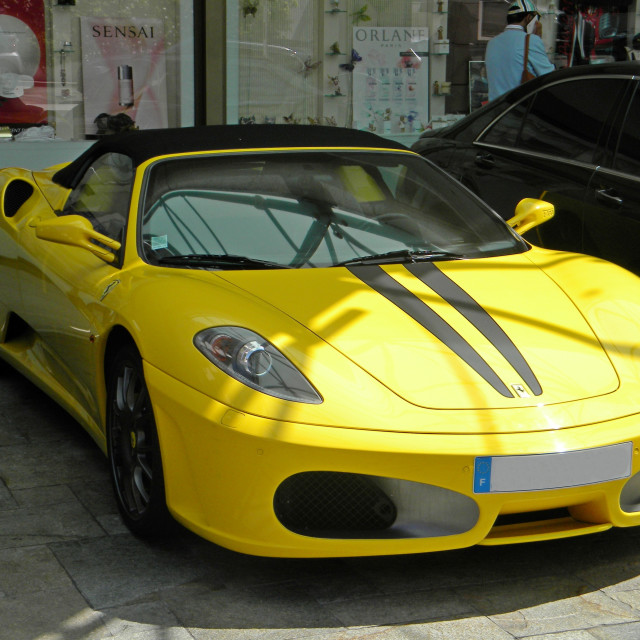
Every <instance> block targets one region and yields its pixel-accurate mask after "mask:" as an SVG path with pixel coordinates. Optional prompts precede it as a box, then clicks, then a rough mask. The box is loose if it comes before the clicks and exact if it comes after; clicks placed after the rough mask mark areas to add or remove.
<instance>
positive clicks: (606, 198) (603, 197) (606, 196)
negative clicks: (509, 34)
mask: <svg viewBox="0 0 640 640" xmlns="http://www.w3.org/2000/svg"><path fill="white" fill-rule="evenodd" d="M596 200H598V202H602V203H603V204H606V205H607V206H609V207H614V208H615V209H618V208H620V207H621V206H622V203H623V202H624V201H623V200H622V198H621V197H620V196H619V195H618V194H617V192H616V190H615V189H597V190H596Z"/></svg>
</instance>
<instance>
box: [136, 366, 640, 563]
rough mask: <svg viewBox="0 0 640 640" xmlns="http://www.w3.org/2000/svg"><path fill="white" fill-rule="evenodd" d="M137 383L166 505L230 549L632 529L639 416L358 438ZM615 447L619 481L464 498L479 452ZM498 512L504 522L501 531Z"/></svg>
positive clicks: (637, 506)
mask: <svg viewBox="0 0 640 640" xmlns="http://www.w3.org/2000/svg"><path fill="white" fill-rule="evenodd" d="M145 376H146V381H147V386H148V388H149V392H150V394H151V399H152V403H153V406H154V411H155V417H156V422H157V426H158V434H159V439H160V447H161V451H162V459H163V466H164V475H165V486H166V494H167V504H168V506H169V509H170V511H171V512H172V514H173V515H174V517H175V518H176V519H177V520H178V521H180V522H181V523H182V524H184V525H185V526H186V527H187V528H189V529H191V530H192V531H194V532H196V533H197V534H199V535H201V536H202V537H204V538H206V539H208V540H211V541H213V542H215V543H217V544H220V545H221V546H224V547H227V548H230V549H233V550H236V551H240V552H243V553H249V554H255V555H264V556H278V557H329V556H334V557H338V556H363V555H386V554H405V553H422V552H427V551H438V550H446V549H455V548H462V547H467V546H471V545H475V544H507V543H514V542H526V541H535V540H545V539H551V538H560V537H568V536H575V535H581V534H585V533H591V532H596V531H603V530H606V529H608V528H610V527H612V526H620V527H623V526H634V525H638V524H640V475H638V477H637V478H636V477H634V476H635V475H636V474H639V473H640V416H631V417H626V418H621V419H617V420H613V421H610V422H607V423H599V424H594V425H589V426H582V427H578V428H566V429H562V430H555V431H546V432H535V433H528V434H505V435H500V434H488V435H487V434H473V435H438V434H409V433H396V432H391V431H389V432H383V431H366V430H361V429H357V430H356V429H348V428H333V427H323V426H314V425H304V424H295V423H290V422H287V421H286V420H273V419H267V418H261V417H258V416H254V415H248V414H243V413H241V412H238V411H236V410H234V409H230V408H229V407H227V406H226V405H224V404H222V403H220V402H217V401H215V400H213V399H211V398H209V397H207V396H205V395H203V394H201V393H199V392H198V391H195V390H194V389H191V388H189V387H187V386H185V385H184V384H182V383H180V382H178V381H177V380H175V379H174V378H172V377H170V376H168V375H166V374H164V373H162V372H161V371H159V370H158V369H155V368H154V367H152V366H150V365H148V364H147V363H145ZM619 443H629V444H625V451H628V458H629V460H628V464H627V468H626V470H622V471H621V474H620V475H621V476H623V477H620V478H618V479H612V480H606V481H604V482H596V483H593V484H585V485H582V486H570V487H565V488H553V489H543V490H531V491H515V492H510V491H500V492H484V493H474V475H476V474H475V466H476V461H477V459H478V458H480V457H482V458H486V457H491V456H519V455H532V454H548V453H554V452H567V451H581V450H591V449H597V448H599V447H609V446H610V445H615V444H619ZM613 475H615V474H613ZM608 477H613V476H612V475H610V476H608ZM476 479H477V478H476ZM625 487H626V488H625ZM623 490H624V493H623ZM621 495H622V498H621ZM621 500H622V504H623V506H624V508H623V507H621ZM550 510H551V513H549V511H550ZM514 514H521V515H517V516H516V515H514ZM505 518H510V519H511V520H510V523H509V524H502V522H503V521H504V519H505Z"/></svg>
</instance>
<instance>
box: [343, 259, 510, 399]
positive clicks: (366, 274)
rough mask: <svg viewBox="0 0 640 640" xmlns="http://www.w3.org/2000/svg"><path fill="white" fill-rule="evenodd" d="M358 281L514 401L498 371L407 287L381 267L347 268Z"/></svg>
mask: <svg viewBox="0 0 640 640" xmlns="http://www.w3.org/2000/svg"><path fill="white" fill-rule="evenodd" d="M347 268H348V269H349V271H350V272H351V273H352V274H353V275H354V276H355V277H356V278H358V279H359V280H362V282H364V283H365V284H367V285H369V286H370V287H371V288H372V289H374V290H375V291H377V292H378V293H380V294H381V295H383V296H384V297H385V298H387V300H389V301H390V302H392V303H393V304H395V305H396V306H397V307H399V308H400V309H402V310H403V311H404V312H405V313H406V314H407V315H409V316H411V317H412V318H413V319H414V320H415V321H416V322H417V323H418V324H420V325H422V326H423V327H424V328H425V329H426V330H427V331H429V332H430V333H431V334H433V335H434V336H435V337H436V338H437V339H438V340H440V342H442V343H443V344H445V345H446V346H447V347H449V349H451V350H452V351H453V352H454V353H455V354H456V355H457V356H459V357H460V358H461V359H462V360H464V362H466V363H467V364H468V365H469V366H470V367H471V368H472V369H473V370H474V371H475V372H476V373H478V374H479V375H480V376H482V378H484V380H486V381H487V382H488V383H489V384H490V385H491V386H492V387H493V388H494V389H495V390H496V391H497V392H498V393H500V394H502V395H503V396H505V397H507V398H513V394H512V393H511V391H509V389H508V387H507V386H506V385H505V384H504V382H502V380H500V378H499V377H498V376H497V375H496V373H495V371H494V370H493V369H492V368H491V367H490V366H489V365H488V364H487V363H486V362H485V361H484V360H483V359H482V356H481V355H480V354H479V353H478V352H477V351H476V350H475V349H474V348H473V347H472V346H471V345H470V344H469V343H468V342H467V341H466V340H465V339H464V338H463V337H462V336H461V335H460V334H459V333H458V332H457V331H456V330H455V329H454V328H453V327H451V325H449V324H448V323H447V322H445V321H444V320H443V319H442V318H441V317H440V316H439V315H438V314H437V313H436V312H435V311H434V310H433V309H431V307H429V306H427V305H426V304H425V303H424V302H423V301H422V300H420V298H418V297H417V296H415V295H414V294H413V293H411V291H409V290H408V289H407V288H406V287H403V286H402V285H401V284H400V283H399V282H398V281H396V280H394V279H393V278H392V277H391V276H390V275H389V274H388V273H387V272H386V271H384V270H383V269H382V268H381V267H379V266H378V265H366V266H357V267H347Z"/></svg>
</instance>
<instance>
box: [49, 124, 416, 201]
mask: <svg viewBox="0 0 640 640" xmlns="http://www.w3.org/2000/svg"><path fill="white" fill-rule="evenodd" d="M274 147H365V148H385V149H402V150H407V147H406V146H405V145H403V144H400V143H399V142H394V141H392V140H387V139H385V138H381V137H380V136H378V135H376V134H374V133H369V132H368V131H358V130H356V129H344V128H342V127H327V126H318V125H295V124H281V125H279V124H266V125H262V124H254V125H232V124H231V125H210V126H203V127H184V128H174V129H145V130H142V131H126V132H124V133H119V134H116V135H107V136H105V137H104V138H102V139H100V140H98V141H97V142H96V143H95V144H93V145H92V146H91V147H89V149H87V150H86V151H85V152H84V153H83V154H82V155H81V156H79V157H78V158H77V159H76V160H74V161H73V162H71V163H70V164H68V165H67V166H65V167H64V168H63V169H60V171H58V172H57V173H56V174H55V175H54V176H53V181H54V182H56V183H57V184H59V185H61V186H63V187H66V188H68V189H73V188H74V187H75V186H76V185H77V184H78V182H79V181H80V178H81V177H82V175H83V174H84V172H85V171H86V170H87V168H88V167H89V166H90V165H91V163H92V162H93V161H94V160H96V159H97V158H98V157H100V156H101V155H103V154H105V153H122V154H124V155H127V156H129V157H130V158H131V159H132V160H133V164H134V166H136V167H137V166H138V165H140V164H142V163H143V162H145V161H146V160H149V159H150V158H155V157H157V156H162V155H166V154H171V153H190V152H198V151H219V150H224V149H264V148H274Z"/></svg>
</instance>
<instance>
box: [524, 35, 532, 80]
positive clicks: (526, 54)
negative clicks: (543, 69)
mask: <svg viewBox="0 0 640 640" xmlns="http://www.w3.org/2000/svg"><path fill="white" fill-rule="evenodd" d="M530 37H531V34H530V33H527V37H526V38H525V39H524V69H523V72H524V73H526V72H527V63H528V62H529V38H530Z"/></svg>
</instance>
